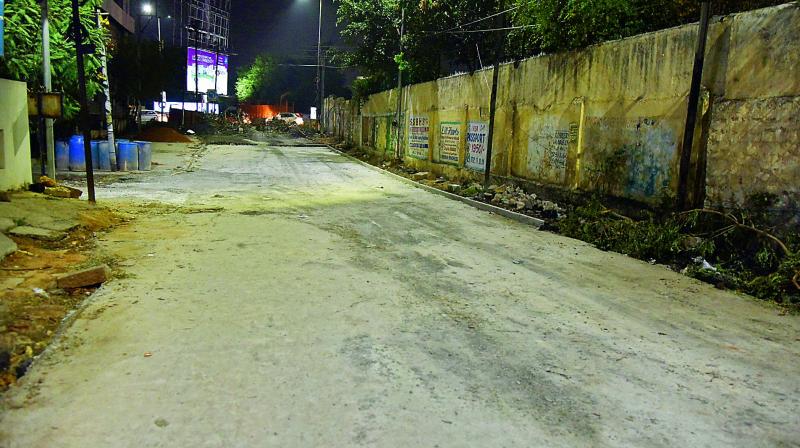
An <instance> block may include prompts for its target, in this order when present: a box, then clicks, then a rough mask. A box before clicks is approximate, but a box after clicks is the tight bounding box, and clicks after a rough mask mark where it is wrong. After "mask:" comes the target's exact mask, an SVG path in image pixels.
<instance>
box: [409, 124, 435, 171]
mask: <svg viewBox="0 0 800 448" xmlns="http://www.w3.org/2000/svg"><path fill="white" fill-rule="evenodd" d="M408 131H409V132H408V155H409V156H411V157H413V158H415V159H420V160H428V148H429V147H430V143H429V141H428V134H429V131H430V126H429V125H428V116H427V115H412V116H410V117H409V118H408Z"/></svg>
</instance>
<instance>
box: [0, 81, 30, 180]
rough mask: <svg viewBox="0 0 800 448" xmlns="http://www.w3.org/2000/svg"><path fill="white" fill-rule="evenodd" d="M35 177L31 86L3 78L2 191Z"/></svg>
mask: <svg viewBox="0 0 800 448" xmlns="http://www.w3.org/2000/svg"><path fill="white" fill-rule="evenodd" d="M31 180H32V179H31V146H30V135H29V134H28V90H27V86H26V84H25V83H24V82H18V81H10V80H8V79H0V191H4V190H13V189H17V188H21V187H24V186H25V185H27V184H30V183H31Z"/></svg>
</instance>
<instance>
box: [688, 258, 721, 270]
mask: <svg viewBox="0 0 800 448" xmlns="http://www.w3.org/2000/svg"><path fill="white" fill-rule="evenodd" d="M692 261H694V262H695V263H697V264H699V265H700V268H701V269H708V270H709V271H712V272H717V268H715V267H714V266H712V265H711V263H709V262H707V261H706V259H705V258H703V257H694V258H693V259H692Z"/></svg>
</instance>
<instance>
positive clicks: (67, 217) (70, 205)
mask: <svg viewBox="0 0 800 448" xmlns="http://www.w3.org/2000/svg"><path fill="white" fill-rule="evenodd" d="M91 207H92V206H91V205H90V204H89V203H88V202H85V201H76V200H74V199H63V198H53V197H50V196H45V195H42V194H38V193H30V192H18V193H13V195H12V197H11V202H0V216H2V217H3V218H5V219H10V220H11V221H12V222H15V223H21V224H24V225H27V226H32V227H38V228H41V229H48V230H55V231H58V232H66V231H69V230H71V229H74V228H75V227H77V226H79V225H80V224H81V220H80V215H81V213H83V212H85V211H87V210H89V209H90V208H91Z"/></svg>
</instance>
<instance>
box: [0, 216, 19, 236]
mask: <svg viewBox="0 0 800 448" xmlns="http://www.w3.org/2000/svg"><path fill="white" fill-rule="evenodd" d="M16 225H17V224H16V223H15V222H14V220H13V219H11V218H0V232H2V233H6V232H8V231H9V230H10V229H11V228H13V227H15V226H16Z"/></svg>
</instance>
